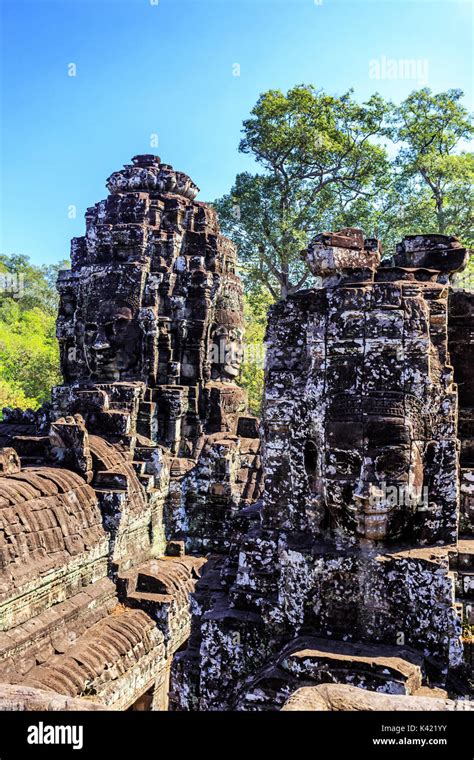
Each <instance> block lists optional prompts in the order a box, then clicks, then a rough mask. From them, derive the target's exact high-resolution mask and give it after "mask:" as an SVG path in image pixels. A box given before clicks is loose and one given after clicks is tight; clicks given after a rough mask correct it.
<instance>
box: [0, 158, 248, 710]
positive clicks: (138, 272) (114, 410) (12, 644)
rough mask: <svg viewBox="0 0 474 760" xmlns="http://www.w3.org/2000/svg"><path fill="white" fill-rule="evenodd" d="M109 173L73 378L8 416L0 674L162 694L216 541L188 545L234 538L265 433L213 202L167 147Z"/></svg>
mask: <svg viewBox="0 0 474 760" xmlns="http://www.w3.org/2000/svg"><path fill="white" fill-rule="evenodd" d="M107 187H108V189H109V192H110V194H109V196H108V198H107V199H106V200H104V201H101V202H100V203H98V204H96V205H95V206H93V207H91V208H90V209H88V210H87V212H86V232H85V235H84V236H82V237H80V238H77V239H74V240H73V241H72V246H71V265H72V266H71V269H70V270H67V271H63V272H61V273H60V275H59V279H58V290H59V294H60V305H59V314H58V320H57V336H58V340H59V345H60V354H61V368H62V373H63V378H64V382H63V384H62V385H60V386H58V387H56V388H54V389H53V391H52V402H51V404H45V405H44V406H43V407H42V408H41V409H40V410H38V411H37V412H32V411H31V410H28V411H27V412H21V411H20V410H5V413H4V419H3V422H2V423H0V445H2V446H3V448H1V449H0V679H1V680H3V681H4V682H6V683H9V684H18V685H21V686H22V688H24V689H26V690H27V692H28V689H30V688H33V689H37V690H38V694H41V693H43V691H44V690H46V691H50V692H51V693H52V694H53V693H54V694H55V695H57V694H58V693H59V694H62V695H64V696H67V697H70V698H72V699H73V700H74V698H76V697H84V696H87V697H89V698H93V699H94V700H95V701H97V703H99V704H100V705H102V706H104V707H105V708H114V709H127V708H129V707H131V706H133V704H134V703H140V706H143V705H144V704H148V705H150V706H151V707H152V709H166V705H167V691H168V682H169V672H170V664H171V658H172V656H173V653H174V652H175V651H176V650H177V649H178V648H179V647H181V646H182V645H183V644H184V643H185V642H186V639H187V637H188V636H189V634H190V622H191V617H190V594H191V592H192V591H193V589H194V586H195V584H196V582H197V580H198V579H199V577H200V573H201V567H202V565H203V563H205V561H206V557H204V556H203V557H196V556H194V557H192V556H185V552H186V548H187V549H188V550H194V551H195V552H198V553H199V552H201V553H203V552H207V551H209V550H211V549H214V550H217V551H225V549H226V547H227V545H228V542H229V540H230V539H229V537H230V535H231V533H232V530H231V523H232V521H233V520H234V519H235V517H236V516H237V514H238V513H239V510H240V509H241V508H245V507H246V506H247V505H248V503H249V501H250V500H252V499H254V498H255V499H256V498H258V497H259V495H260V491H261V485H260V476H259V473H260V460H259V447H260V443H259V439H258V432H257V422H256V420H255V419H253V418H251V417H249V415H248V414H247V404H246V395H245V392H244V391H243V390H242V388H240V387H239V386H238V385H237V384H236V382H235V380H236V378H237V377H238V374H239V367H240V362H241V344H242V337H243V312H242V285H241V282H240V279H239V277H238V275H237V274H236V271H235V266H236V252H235V248H234V247H233V245H232V244H231V242H230V241H229V240H227V239H226V238H224V237H223V236H222V235H221V234H220V232H219V227H218V223H217V218H216V214H215V212H214V211H213V209H212V208H210V207H209V206H206V204H204V203H200V202H198V201H196V200H195V197H196V194H197V192H198V188H197V187H196V185H195V184H194V183H193V182H192V181H191V180H190V178H189V177H187V176H186V175H185V174H183V173H181V172H175V171H174V170H173V169H172V167H170V166H169V165H167V164H163V163H161V161H160V159H159V158H158V157H157V156H149V155H146V156H136V157H135V158H134V159H132V163H131V164H130V165H127V166H125V168H124V169H123V170H121V171H119V172H115V173H114V174H112V176H111V177H110V178H109V180H108V183H107ZM239 429H245V430H246V433H247V437H245V438H242V437H241V436H240V434H239V435H237V433H238V431H239ZM251 435H253V436H254V437H253V438H250V436H251ZM211 462H214V463H217V464H216V466H215V467H211V468H210V469H209V467H210V463H211ZM197 483H200V485H199V487H197V486H196V489H193V485H196V484H197ZM207 494H212V498H211V500H210V501H208V500H207V497H206V495H207ZM203 495H205V496H204V498H203ZM203 515H205V519H204V520H202V519H201V518H202V516H203ZM27 692H25V693H27ZM28 693H29V692H28ZM25 704H26V703H25ZM71 704H75V702H71Z"/></svg>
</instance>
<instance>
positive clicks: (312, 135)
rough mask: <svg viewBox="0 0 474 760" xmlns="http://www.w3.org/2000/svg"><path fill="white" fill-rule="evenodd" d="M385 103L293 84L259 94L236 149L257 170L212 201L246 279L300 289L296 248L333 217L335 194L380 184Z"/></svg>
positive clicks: (283, 290) (352, 195)
mask: <svg viewBox="0 0 474 760" xmlns="http://www.w3.org/2000/svg"><path fill="white" fill-rule="evenodd" d="M387 112H388V107H387V105H386V104H385V103H384V101H383V100H382V98H381V97H380V96H379V95H373V96H372V97H371V98H370V100H369V101H368V102H367V103H364V104H363V105H360V104H358V103H356V102H355V101H354V100H353V99H352V93H351V92H349V93H346V94H344V95H342V96H341V97H335V96H332V95H328V94H326V93H324V92H320V91H317V90H315V88H314V87H312V86H310V85H299V86H297V87H294V88H293V89H291V90H290V91H289V92H288V93H287V94H286V95H285V94H283V93H282V92H280V91H279V90H270V91H269V92H266V93H264V94H263V95H261V96H260V98H259V100H258V102H257V104H256V105H255V107H254V108H253V110H252V112H251V117H250V118H249V119H247V120H246V121H244V125H243V127H244V128H243V132H244V137H243V139H242V140H241V142H240V146H239V150H240V151H241V152H242V153H248V154H251V155H252V156H253V157H254V159H255V160H256V162H257V163H258V164H259V166H260V167H261V168H262V170H263V173H261V174H256V175H252V174H249V173H243V174H239V175H238V176H237V177H236V180H235V183H234V186H233V187H232V189H231V192H230V193H229V194H228V195H226V196H224V197H223V198H221V199H219V200H217V201H216V203H215V205H216V208H217V210H218V213H219V218H220V220H221V224H222V228H223V231H224V232H225V233H226V234H228V235H229V236H230V237H231V238H232V239H233V240H235V241H236V242H237V244H238V246H239V255H240V259H241V261H242V262H243V264H244V267H243V275H244V279H246V281H247V282H255V283H259V284H260V285H263V286H265V287H266V288H267V289H268V290H269V292H270V293H271V295H272V296H273V297H274V298H277V297H279V296H280V295H281V296H283V297H286V295H288V294H289V293H292V292H294V291H295V290H298V289H299V288H300V287H302V285H303V284H304V283H305V281H306V280H307V278H308V276H309V273H308V271H307V270H306V268H305V267H304V265H303V263H302V261H301V258H300V252H301V250H302V248H304V247H305V246H306V244H307V241H308V238H309V237H310V236H311V235H312V234H314V233H315V232H317V231H319V230H320V229H321V225H322V222H323V220H324V219H326V218H328V216H330V215H331V213H332V209H333V207H334V202H335V197H336V193H337V194H338V197H339V198H343V199H344V203H345V204H348V203H351V202H353V201H354V199H356V198H358V197H360V196H362V195H364V194H367V195H371V194H372V193H373V191H374V185H375V184H376V183H377V182H378V183H382V182H383V178H384V177H385V176H386V173H387V166H388V164H387V156H386V152H385V149H384V147H383V146H382V145H381V144H380V141H379V142H377V138H380V137H381V136H383V135H384V134H385V117H386V114H387Z"/></svg>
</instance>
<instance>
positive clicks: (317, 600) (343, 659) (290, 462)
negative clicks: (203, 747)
mask: <svg viewBox="0 0 474 760" xmlns="http://www.w3.org/2000/svg"><path fill="white" fill-rule="evenodd" d="M306 256H307V261H308V264H309V266H310V267H311V269H312V271H313V273H314V274H315V275H317V276H318V277H320V278H321V283H322V287H320V288H314V289H310V290H306V291H301V292H299V293H296V294H294V295H292V296H290V297H288V298H287V299H286V300H285V301H281V302H279V303H278V304H276V305H275V306H274V307H273V308H272V310H271V312H270V316H269V323H268V330H267V366H266V376H265V404H264V418H263V424H262V432H263V467H264V475H265V490H264V495H263V503H262V504H261V506H260V508H259V518H260V519H259V520H257V521H255V520H252V521H251V522H250V524H249V526H248V528H247V530H246V531H244V532H242V533H241V534H240V535H239V536H238V537H237V543H238V547H235V546H233V548H232V551H231V553H230V555H229V560H228V561H227V562H226V563H224V565H223V566H222V568H221V570H220V580H221V588H220V589H219V590H218V589H217V584H216V583H215V582H214V584H212V582H211V585H213V588H214V591H213V592H211V593H210V592H209V586H208V585H207V586H206V585H204V586H203V589H202V594H200V586H199V585H198V587H197V589H196V592H195V597H196V600H197V601H196V619H195V621H194V622H193V630H194V636H192V637H191V639H190V646H189V650H188V651H187V652H184V653H180V654H179V655H178V656H177V658H176V659H175V664H174V678H173V684H174V686H173V704H174V706H175V708H176V709H201V710H208V709H211V710H216V709H229V708H230V709H245V710H249V709H276V708H279V707H281V706H282V705H283V703H284V701H285V700H286V699H287V697H288V696H289V694H291V693H292V691H294V690H295V689H297V688H299V687H300V686H304V685H306V683H307V684H309V685H311V684H314V683H315V682H325V681H326V682H335V683H349V684H353V685H354V684H356V685H358V686H362V687H364V688H367V689H373V688H375V687H374V682H373V681H371V678H372V677H373V676H371V675H370V672H371V671H373V667H372V668H370V667H369V666H368V664H367V663H368V661H371V660H373V657H374V656H375V655H374V651H375V652H376V653H377V657H378V658H380V660H379V661H380V665H381V668H382V670H383V671H384V672H385V676H384V677H383V678H382V680H384V684H380V683H379V685H378V686H377V687H376V688H378V690H380V689H382V690H383V691H387V692H388V693H406V694H413V693H416V689H417V688H418V687H419V686H420V683H423V684H424V685H425V686H426V685H427V684H429V685H430V686H431V687H437V688H442V689H448V690H453V693H456V694H461V695H462V694H464V695H465V694H466V693H467V690H468V672H467V670H466V663H465V661H464V659H463V656H464V649H463V641H462V638H461V624H462V619H463V617H464V615H465V607H466V601H467V599H466V595H465V593H464V594H463V593H461V591H460V579H461V580H462V582H463V583H464V588H465V586H466V582H470V581H471V579H472V571H470V567H471V564H470V562H471V560H470V558H471V557H472V553H473V547H472V541H463V542H461V543H460V544H459V543H458V520H459V506H460V503H459V501H460V500H459V496H460V477H461V476H460V468H459V438H458V430H457V403H458V391H457V387H456V385H455V384H454V382H453V380H454V378H453V367H452V366H451V364H450V356H449V350H448V333H447V325H448V293H449V280H450V277H451V275H452V274H453V273H454V272H456V271H458V270H460V269H462V267H463V266H464V265H465V263H466V260H467V256H466V251H465V250H464V249H463V248H462V247H461V245H460V244H459V243H458V241H457V240H456V239H455V238H447V237H444V236H441V235H429V236H409V237H407V238H405V240H404V241H403V242H402V243H401V244H400V245H399V246H397V251H396V253H395V254H394V256H393V257H392V258H391V259H388V260H387V259H386V260H383V261H381V251H380V246H379V244H378V242H377V241H376V240H366V239H364V237H363V234H362V233H361V231H360V230H354V229H345V230H341V231H339V232H338V233H331V234H329V233H328V234H326V233H325V234H322V235H318V236H317V237H316V238H315V239H314V240H313V242H312V243H311V245H310V246H309V249H308V251H307V254H306ZM452 313H453V312H452ZM456 334H457V336H458V340H459V345H460V344H461V340H462V337H461V331H458V332H457V333H456ZM466 373H467V374H469V370H467V371H466ZM465 448H467V447H465ZM471 538H472V536H471ZM463 568H464V569H463ZM466 577H468V578H469V581H466ZM204 579H205V571H204ZM301 637H317V641H315V640H314V638H313V639H312V643H311V642H310V646H309V647H308V649H309V654H308V652H307V656H306V657H301V656H299V655H298V656H297V653H298V652H300V650H301ZM350 642H353V644H351V643H350ZM322 645H324V647H323V648H324V651H325V652H326V653H328V654H327V655H325V656H324V657H323V656H322V655H321V646H322ZM354 645H357V647H358V649H357V656H358V657H362V658H367V663H366V665H364V667H363V668H362V671H363V672H361V668H360V666H359V665H358V664H357V662H359V661H357V662H356V661H355V660H354V650H353V649H352V650H351V646H352V647H353V646H354ZM374 647H375V650H374ZM397 647H399V649H398V652H399V654H400V658H401V659H402V660H403V661H404V662H409V661H411V660H412V659H413V657H415V658H416V657H421V660H420V662H421V666H420V667H421V671H420V673H421V676H420V677H421V679H422V680H421V681H420V683H418V687H416V688H414V687H413V686H409V685H408V684H407V683H406V682H405V681H404V680H403V679H401V680H400V681H399V685H398V686H396V687H395V686H393V684H391V682H390V678H389V676H388V673H390V662H389V658H390V657H391V656H393V651H397V650H396V648H397ZM403 648H405V651H403ZM305 651H306V650H305ZM318 652H319V654H318ZM288 657H290V659H291V658H296V660H295V662H296V661H297V662H298V667H297V668H295V667H293V666H291V667H290V666H289V665H288V664H287V663H288ZM291 661H292V662H293V660H291ZM364 661H365V660H364ZM285 663H286V664H285ZM406 667H408V665H407V666H406ZM402 682H403V685H402ZM461 684H463V685H461ZM394 689H395V691H394ZM397 690H401V691H397Z"/></svg>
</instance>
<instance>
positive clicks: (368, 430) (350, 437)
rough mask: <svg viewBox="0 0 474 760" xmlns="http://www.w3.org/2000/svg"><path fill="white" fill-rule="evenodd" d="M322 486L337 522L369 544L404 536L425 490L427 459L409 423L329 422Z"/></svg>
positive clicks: (388, 419)
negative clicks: (424, 461)
mask: <svg viewBox="0 0 474 760" xmlns="http://www.w3.org/2000/svg"><path fill="white" fill-rule="evenodd" d="M326 434H327V436H326V456H325V461H324V462H323V463H322V488H323V497H324V499H325V503H326V506H327V509H328V511H329V513H330V515H331V518H332V522H333V524H334V525H335V526H336V527H337V528H340V529H342V530H343V532H344V533H346V534H352V535H354V536H358V537H360V538H364V539H369V540H371V541H383V540H387V539H397V538H400V537H401V536H402V535H403V534H404V533H405V532H406V530H407V528H408V526H409V524H410V522H411V520H412V517H413V514H414V512H415V511H416V508H417V505H418V503H419V501H418V500H419V499H420V498H421V495H422V486H423V470H424V466H423V458H422V451H421V449H420V447H419V446H418V445H417V444H416V443H415V442H414V441H413V433H412V426H411V423H410V421H409V420H408V419H403V418H396V417H392V418H391V417H385V418H380V417H377V418H376V419H375V418H372V420H369V422H368V423H365V424H362V423H361V422H359V421H352V420H340V421H332V422H331V421H330V422H328V425H327V430H326Z"/></svg>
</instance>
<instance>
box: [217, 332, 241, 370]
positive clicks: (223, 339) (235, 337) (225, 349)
mask: <svg viewBox="0 0 474 760" xmlns="http://www.w3.org/2000/svg"><path fill="white" fill-rule="evenodd" d="M242 360H243V349H242V330H241V329H239V328H236V327H233V328H227V327H225V326H223V325H221V326H220V327H218V328H217V329H216V330H215V331H214V333H213V337H212V356H211V362H212V377H213V379H218V380H235V378H236V377H238V376H239V374H240V368H241V366H242Z"/></svg>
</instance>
